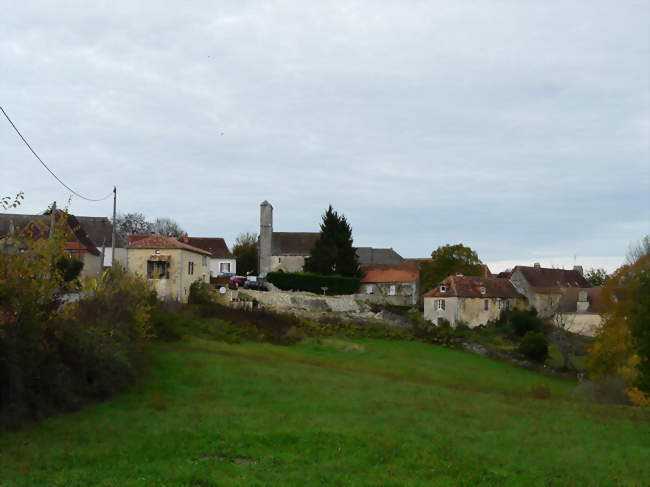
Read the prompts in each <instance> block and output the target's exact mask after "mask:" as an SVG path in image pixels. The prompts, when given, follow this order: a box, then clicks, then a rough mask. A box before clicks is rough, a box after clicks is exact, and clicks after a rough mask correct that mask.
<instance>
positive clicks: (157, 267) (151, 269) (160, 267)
mask: <svg viewBox="0 0 650 487" xmlns="http://www.w3.org/2000/svg"><path fill="white" fill-rule="evenodd" d="M167 265H168V263H167V262H161V261H151V260H150V261H147V279H169V269H168V267H167Z"/></svg>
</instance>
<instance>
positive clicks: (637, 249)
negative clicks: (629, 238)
mask: <svg viewBox="0 0 650 487" xmlns="http://www.w3.org/2000/svg"><path fill="white" fill-rule="evenodd" d="M646 255H650V235H646V236H645V237H643V238H642V239H641V241H639V242H638V243H636V244H632V245H630V248H629V249H628V251H627V255H626V256H625V259H626V260H627V263H628V264H629V265H634V264H635V263H636V262H637V261H638V260H639V259H641V257H645V256H646Z"/></svg>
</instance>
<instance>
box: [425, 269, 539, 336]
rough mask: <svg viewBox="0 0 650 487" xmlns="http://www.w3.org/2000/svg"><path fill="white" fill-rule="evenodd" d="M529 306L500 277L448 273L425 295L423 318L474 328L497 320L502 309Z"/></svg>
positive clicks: (508, 283)
mask: <svg viewBox="0 0 650 487" xmlns="http://www.w3.org/2000/svg"><path fill="white" fill-rule="evenodd" d="M526 307H527V300H526V297H525V296H524V295H523V294H521V293H519V292H518V291H517V289H515V287H514V286H513V285H512V283H511V282H510V281H509V280H507V279H500V278H497V277H473V276H462V275H458V276H449V277H447V278H446V279H444V280H443V281H442V282H441V283H440V284H439V285H438V286H436V287H435V288H433V289H431V290H430V291H428V292H426V293H425V294H424V317H425V319H427V320H429V321H432V322H433V323H435V324H440V323H441V322H442V321H443V320H448V321H449V323H450V324H451V325H452V326H456V325H458V323H460V322H463V323H466V324H467V325H469V326H471V327H475V326H479V325H485V324H486V323H487V322H488V321H490V320H496V319H498V318H499V315H500V313H501V311H502V310H506V309H514V308H526Z"/></svg>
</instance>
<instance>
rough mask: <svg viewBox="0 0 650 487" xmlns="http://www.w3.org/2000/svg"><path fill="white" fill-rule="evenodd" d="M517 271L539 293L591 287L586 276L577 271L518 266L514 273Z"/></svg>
mask: <svg viewBox="0 0 650 487" xmlns="http://www.w3.org/2000/svg"><path fill="white" fill-rule="evenodd" d="M517 269H518V270H519V271H520V272H521V273H522V274H523V276H524V278H525V279H526V281H528V283H529V284H530V285H531V286H532V287H534V288H536V291H538V292H553V290H554V289H557V288H562V287H591V286H590V285H589V282H588V281H587V280H586V279H585V278H584V276H583V275H582V274H580V273H579V272H578V271H576V270H565V269H549V268H546V267H528V266H522V265H518V266H516V267H515V268H514V269H513V273H514V272H516V271H517Z"/></svg>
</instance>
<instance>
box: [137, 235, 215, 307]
mask: <svg viewBox="0 0 650 487" xmlns="http://www.w3.org/2000/svg"><path fill="white" fill-rule="evenodd" d="M128 238H129V244H128V251H127V259H126V260H127V269H128V270H129V271H130V272H133V273H135V274H138V275H140V276H142V277H144V278H146V279H147V280H148V281H149V283H150V284H151V285H152V286H153V288H154V289H155V290H156V292H157V293H158V296H159V297H160V298H162V299H165V300H170V301H180V302H182V303H186V302H187V299H188V297H189V292H190V286H191V285H192V283H194V282H196V281H203V282H208V281H209V272H210V267H209V263H210V256H211V255H210V252H208V251H205V250H203V249H200V248H198V247H193V246H191V245H189V244H187V243H184V242H180V241H178V240H176V239H174V238H171V237H163V236H161V235H132V236H129V237H128Z"/></svg>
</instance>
